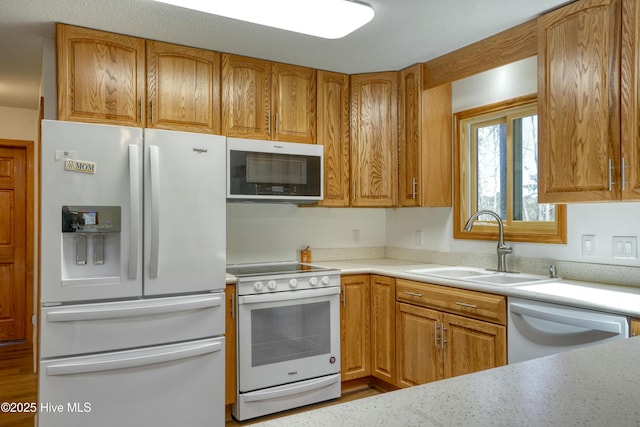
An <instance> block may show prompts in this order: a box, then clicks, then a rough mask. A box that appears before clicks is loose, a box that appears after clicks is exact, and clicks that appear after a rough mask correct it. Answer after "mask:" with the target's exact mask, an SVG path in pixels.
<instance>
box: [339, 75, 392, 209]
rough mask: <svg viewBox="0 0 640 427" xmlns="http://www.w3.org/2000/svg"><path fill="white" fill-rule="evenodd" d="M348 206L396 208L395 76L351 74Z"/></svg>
mask: <svg viewBox="0 0 640 427" xmlns="http://www.w3.org/2000/svg"><path fill="white" fill-rule="evenodd" d="M350 84H351V170H352V171H354V173H353V174H352V177H351V180H352V193H351V205H352V206H363V207H391V206H397V205H398V73H397V72H395V71H392V72H381V73H368V74H354V75H351V81H350Z"/></svg>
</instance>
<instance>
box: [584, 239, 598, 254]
mask: <svg viewBox="0 0 640 427" xmlns="http://www.w3.org/2000/svg"><path fill="white" fill-rule="evenodd" d="M582 256H596V236H594V235H593V234H583V235H582Z"/></svg>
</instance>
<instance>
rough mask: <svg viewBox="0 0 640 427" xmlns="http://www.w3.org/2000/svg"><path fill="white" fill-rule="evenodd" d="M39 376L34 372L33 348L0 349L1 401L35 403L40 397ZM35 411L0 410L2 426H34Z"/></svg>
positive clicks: (0, 426)
mask: <svg viewBox="0 0 640 427" xmlns="http://www.w3.org/2000/svg"><path fill="white" fill-rule="evenodd" d="M37 389H38V376H37V375H36V374H35V373H34V372H33V353H32V351H31V349H30V348H29V349H24V350H19V351H13V352H2V351H0V403H2V402H16V403H18V402H20V403H35V402H36V401H37V397H38V392H37ZM34 419H35V414H33V413H4V412H1V411H0V427H33V425H34Z"/></svg>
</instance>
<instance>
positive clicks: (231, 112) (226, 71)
mask: <svg viewBox="0 0 640 427" xmlns="http://www.w3.org/2000/svg"><path fill="white" fill-rule="evenodd" d="M270 114H271V62H269V61H263V60H260V59H254V58H248V57H244V56H238V55H229V54H223V55H222V133H223V135H226V136H233V137H240V138H254V139H269V137H270V133H271V129H270V128H269V127H270Z"/></svg>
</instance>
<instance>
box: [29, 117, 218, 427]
mask: <svg viewBox="0 0 640 427" xmlns="http://www.w3.org/2000/svg"><path fill="white" fill-rule="evenodd" d="M225 143H226V141H225V138H224V137H222V136H215V135H205V134H194V133H185V132H174V131H164V130H152V129H139V128H129V127H117V126H108V125H95V124H83V123H70V122H61V121H47V120H45V121H43V122H42V155H41V168H42V198H41V257H40V266H41V290H40V297H41V298H40V302H41V310H40V318H39V324H40V366H39V396H38V422H39V424H38V425H39V426H40V427H56V426H65V427H74V426H89V425H90V426H94V427H98V426H121V427H123V426H132V427H133V426H136V427H137V426H143V425H148V426H155V427H158V426H160V427H161V426H175V425H189V426H194V427H197V426H218V425H220V426H221V425H223V424H224V384H225V381H224V379H225V368H224V361H225V357H224V336H223V334H224V328H225V325H224V318H225V307H224V301H225V299H224V294H223V291H224V286H225V264H226V262H225V258H226V255H225V253H226V239H225V234H226V231H225V230H226V221H225V216H226V208H225V179H226V173H225Z"/></svg>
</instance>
